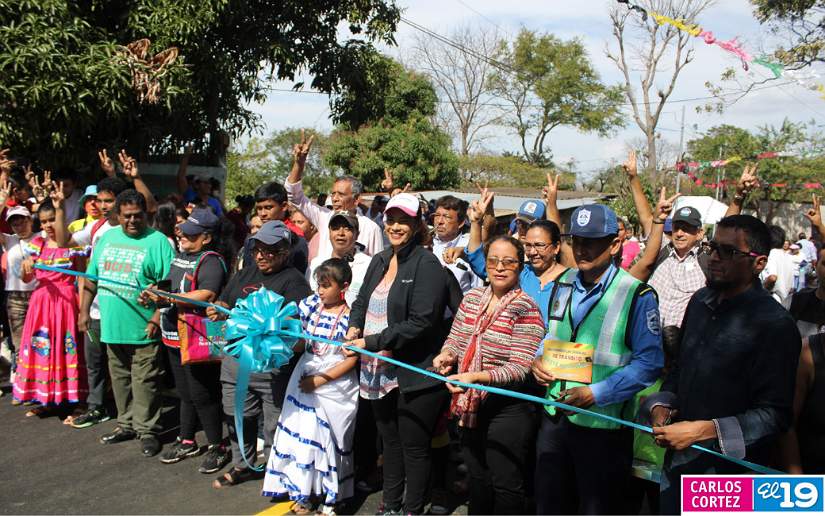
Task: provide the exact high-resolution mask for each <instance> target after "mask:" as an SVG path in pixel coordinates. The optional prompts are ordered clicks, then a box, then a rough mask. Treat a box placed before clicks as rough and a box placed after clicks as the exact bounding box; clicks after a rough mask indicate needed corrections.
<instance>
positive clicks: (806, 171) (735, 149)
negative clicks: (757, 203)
mask: <svg viewBox="0 0 825 516" xmlns="http://www.w3.org/2000/svg"><path fill="white" fill-rule="evenodd" d="M822 148H823V137H822V135H820V134H819V133H817V132H816V131H814V130H813V124H811V125H806V124H802V123H794V122H790V121H788V120H785V121H784V122H783V123H782V125H781V126H779V127H774V126H763V127H760V128H758V130H757V131H756V132H750V131H747V130H745V129H742V128H739V127H734V126H730V125H722V126H717V127H714V128H712V129H710V130H709V131H708V132H707V133H706V134H705V135H704V136H703V137H701V138H697V139H694V140H691V141H689V142H688V150H689V155H688V158H687V159H688V160H691V161H703V160H716V159H719V156H720V150H721V156H722V158H723V159H724V158H729V157H731V156H741V157H743V158H748V157H752V156H755V155H756V154H759V153H761V152H769V151H771V152H787V153H790V154H792V155H791V156H785V157H779V158H771V159H764V160H759V161H758V164H759V169H758V171H757V173H758V176H759V179H760V181H761V182H762V183H763V188H762V189H761V191H760V192H759V193H758V194H757V195H758V196H759V197H760V198H761V199H763V200H766V201H767V200H772V201H778V200H796V201H803V200H806V199H807V198H808V196H809V195H810V191H809V190H805V189H803V188H801V187H800V186H801V185H802V184H804V183H814V182H825V169H823V168H822V165H823V163H825V157H822V156H821V154H822ZM751 161H752V162H753V161H755V160H751ZM746 162H747V161H741V162H734V163H731V164H730V165H727V166H726V167H724V168H723V169H722V176H721V177H722V178H723V179H727V180H729V181H735V180H736V179H737V178H738V177H739V175H740V174H741V172H742V168H743V166H744V165H745V163H746ZM695 174H696V176H697V177H699V178H701V179H703V180H704V181H706V182H710V183H713V182H715V181H716V169H703V170H700V171H697V172H695ZM684 183H685V182H683V184H684ZM686 183H688V187H687V190H688V191H690V192H693V193H695V194H696V195H708V194H709V193H711V192H712V191H711V190H710V189H708V188H707V187H704V186H697V185H695V184H693V183H691V182H690V181H689V180H688V181H686ZM776 184H785V185H787V186H784V187H778V186H772V185H776Z"/></svg>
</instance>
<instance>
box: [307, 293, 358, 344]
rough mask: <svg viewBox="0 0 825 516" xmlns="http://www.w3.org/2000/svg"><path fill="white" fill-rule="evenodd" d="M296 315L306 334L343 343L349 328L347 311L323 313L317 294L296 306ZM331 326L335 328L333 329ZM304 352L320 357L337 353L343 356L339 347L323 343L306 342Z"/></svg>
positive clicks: (322, 305) (322, 306)
mask: <svg viewBox="0 0 825 516" xmlns="http://www.w3.org/2000/svg"><path fill="white" fill-rule="evenodd" d="M298 315H299V317H300V318H301V325H302V326H303V327H304V330H306V332H307V333H309V334H310V335H314V336H316V337H324V338H327V339H332V340H337V341H343V340H345V339H344V337H345V336H346V334H347V328H348V327H349V310H347V309H345V310H344V313H342V314H340V317H339V313H338V309H336V310H334V311H332V312H325V311H324V304H323V303H322V302H321V298H320V297H318V294H312V295H311V296H309V297H307V298H304V299H302V300H301V302H300V303H299V304H298ZM333 326H334V327H335V328H334V329H333ZM306 350H307V351H308V352H310V353H312V354H314V355H318V356H322V355H326V354H328V353H338V354H340V355H341V356H344V351H343V348H342V347H341V346H333V345H332V344H327V343H324V342H318V341H315V340H313V341H310V342H307V347H306Z"/></svg>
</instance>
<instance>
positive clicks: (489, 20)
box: [455, 0, 504, 32]
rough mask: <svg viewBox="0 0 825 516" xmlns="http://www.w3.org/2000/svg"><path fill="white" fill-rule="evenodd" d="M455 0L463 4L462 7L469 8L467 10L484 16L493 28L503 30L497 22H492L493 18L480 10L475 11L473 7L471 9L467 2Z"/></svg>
mask: <svg viewBox="0 0 825 516" xmlns="http://www.w3.org/2000/svg"><path fill="white" fill-rule="evenodd" d="M455 1H456V2H458V3H460V4H461V5H463V6H464V7H466V8H467V9H469V10H471V11H473V12H474V13H476V14H477V15H479V16H481V17H482V18H484V19H485V20H487V21H488V22H490V24H492V25H493V26H494V27H495V28H497V29H498V30H500V31H502V32H504V29H502V28H501V26H499V24H498V23H496V22H494V21H493V20H491V19H490V18H488V17H486V16H485V15H484V14H482V13H480V12H478V11H476V10H475V9H473V8H472V7H470V6H469V5H467V4H465V3H464V2H462V1H461V0H455Z"/></svg>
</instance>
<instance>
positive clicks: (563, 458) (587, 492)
mask: <svg viewBox="0 0 825 516" xmlns="http://www.w3.org/2000/svg"><path fill="white" fill-rule="evenodd" d="M632 463H633V432H632V431H631V430H630V429H619V430H602V429H596V428H587V427H584V426H579V425H575V424H573V423H571V422H570V421H569V420H568V419H567V417H564V416H562V417H561V418H560V419H558V421H556V420H554V419H551V418H550V417H548V416H547V415H546V413H545V414H544V415H542V418H541V426H540V428H539V433H538V437H537V439H536V493H535V496H536V513H538V514H577V513H578V514H622V513H623V512H624V510H623V508H624V505H623V497H624V493H625V489H626V486H627V483H628V480H629V478H630V468H631V466H632Z"/></svg>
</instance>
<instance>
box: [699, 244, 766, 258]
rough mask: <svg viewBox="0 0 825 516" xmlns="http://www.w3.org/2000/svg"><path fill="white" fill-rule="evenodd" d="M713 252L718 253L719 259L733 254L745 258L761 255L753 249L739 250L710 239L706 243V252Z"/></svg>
mask: <svg viewBox="0 0 825 516" xmlns="http://www.w3.org/2000/svg"><path fill="white" fill-rule="evenodd" d="M714 252H715V253H717V254H718V255H719V258H720V259H721V260H730V259H731V258H733V257H734V256H744V257H747V258H756V257H758V256H761V255H760V254H759V253H754V252H753V251H740V250H739V249H737V248H735V247H733V246H732V245H727V244H720V243H718V242H714V241H712V240H711V241H710V242H708V244H707V253H708V255H712V254H713V253H714Z"/></svg>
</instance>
